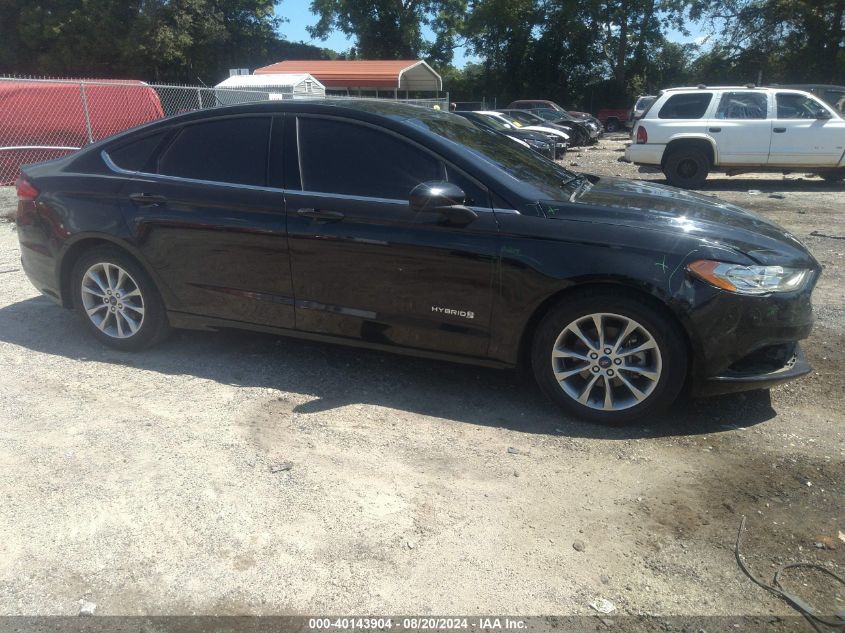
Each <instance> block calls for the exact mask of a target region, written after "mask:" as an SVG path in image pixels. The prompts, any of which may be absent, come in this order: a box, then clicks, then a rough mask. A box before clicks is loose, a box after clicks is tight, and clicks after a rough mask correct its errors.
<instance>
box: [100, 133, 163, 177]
mask: <svg viewBox="0 0 845 633" xmlns="http://www.w3.org/2000/svg"><path fill="white" fill-rule="evenodd" d="M166 134H167V132H159V133H158V134H152V135H150V136H145V137H144V138H141V139H138V140H135V141H130V142H129V143H126V144H124V145H120V146H119V147H117V148H115V149H110V150H109V151H108V155H109V158H111V160H112V162H114V164H115V165H117V166H118V167H120V168H121V169H126V170H129V171H143V170H144V168H145V167H146V166H147V163H148V162H150V158H151V157H152V155H153V152H154V151H155V150H156V148H158V145H159V143H161V142H162V141H163V140H164V137H165V135H166Z"/></svg>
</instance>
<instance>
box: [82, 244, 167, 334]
mask: <svg viewBox="0 0 845 633" xmlns="http://www.w3.org/2000/svg"><path fill="white" fill-rule="evenodd" d="M71 291H72V293H73V305H74V309H75V310H76V313H77V314H78V315H79V318H80V319H81V320H82V322H83V324H84V325H85V327H86V329H87V330H88V331H89V332H90V333H91V334H92V335H93V336H94V338H96V339H97V340H98V341H99V342H100V343H102V344H104V345H108V346H109V347H113V348H115V349H119V350H123V351H137V350H141V349H146V348H148V347H152V346H153V345H155V344H156V343H158V342H160V341H162V340H164V338H165V337H166V336H167V334H168V333H169V332H170V326H169V324H168V322H167V313H166V311H165V307H164V302H163V301H162V300H161V295H160V294H159V292H158V289H157V288H156V287H155V284H154V283H153V281H152V279H150V276H149V275H148V274H147V273H146V271H145V270H144V269H143V268H142V267H141V266H140V265H139V264H138V263H137V262H136V261H135V260H134V259H133V258H132V257H130V256H129V255H128V254H127V253H125V252H124V251H121V250H119V249H117V248H114V247H108V246H105V247H98V248H94V249H92V250H90V251H87V252H85V253H83V254H82V256H81V257H80V258H79V259H78V260H77V261H76V263H75V264H74V267H73V273H72V276H71ZM120 291H122V295H121V292H120ZM103 315H106V316H103Z"/></svg>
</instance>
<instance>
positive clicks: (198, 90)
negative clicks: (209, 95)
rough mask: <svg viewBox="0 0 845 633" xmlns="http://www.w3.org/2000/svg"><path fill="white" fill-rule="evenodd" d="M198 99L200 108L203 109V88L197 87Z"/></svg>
mask: <svg viewBox="0 0 845 633" xmlns="http://www.w3.org/2000/svg"><path fill="white" fill-rule="evenodd" d="M197 101H199V104H200V110H202V109H203V108H202V89H200V88H197Z"/></svg>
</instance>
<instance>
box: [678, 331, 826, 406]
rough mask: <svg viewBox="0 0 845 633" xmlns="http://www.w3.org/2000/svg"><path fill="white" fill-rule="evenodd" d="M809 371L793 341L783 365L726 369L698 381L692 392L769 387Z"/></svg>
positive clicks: (797, 346) (808, 366) (699, 393)
mask: <svg viewBox="0 0 845 633" xmlns="http://www.w3.org/2000/svg"><path fill="white" fill-rule="evenodd" d="M811 371H812V367H810V363H808V362H807V359H806V357H805V356H804V351H803V350H802V349H801V346H800V345H799V344H798V343H795V345H794V350H793V353H792V354H791V355H790V356H789V358H788V359H787V360H786V362H785V363H784V364H783V366H781V367H779V368H774V369H769V370H768V371H766V370H765V369H762V371H761V370H759V369H758V371H753V370H752V371H746V372H743V371H726V372H725V373H724V374H723V375H720V376H714V377H711V378H707V379H705V380H703V381H700V382H699V383H698V384H697V385H695V387H694V388H693V394H694V395H696V396H715V395H719V394H726V393H736V392H738V391H751V390H754V389H769V388H770V387H775V386H777V385H780V384H783V383H785V382H789V381H790V380H795V379H796V378H800V377H801V376H805V375H807V374H809V373H810V372H811Z"/></svg>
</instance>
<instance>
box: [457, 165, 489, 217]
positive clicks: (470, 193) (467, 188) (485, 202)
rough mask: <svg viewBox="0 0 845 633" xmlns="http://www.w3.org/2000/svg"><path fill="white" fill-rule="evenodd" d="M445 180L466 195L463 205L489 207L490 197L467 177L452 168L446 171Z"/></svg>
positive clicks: (482, 188)
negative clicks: (456, 186)
mask: <svg viewBox="0 0 845 633" xmlns="http://www.w3.org/2000/svg"><path fill="white" fill-rule="evenodd" d="M446 180H448V181H449V182H451V183H454V184H456V185H458V186H459V187H460V188H461V189H463V191H464V193H465V194H466V202H465V204H466V205H468V206H471V207H489V206H490V195H489V193H488V192H487V189H486V188H484V187H482V186H481V185H478V184H476V183H475V181H474V180H472V179H471V178H470V177H469V176H467V175H466V174H464V173H463V172H462V171H459V170H457V169H455V168H454V167H448V168H447V169H446Z"/></svg>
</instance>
